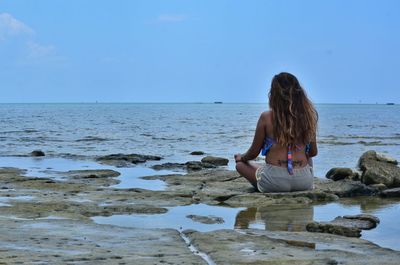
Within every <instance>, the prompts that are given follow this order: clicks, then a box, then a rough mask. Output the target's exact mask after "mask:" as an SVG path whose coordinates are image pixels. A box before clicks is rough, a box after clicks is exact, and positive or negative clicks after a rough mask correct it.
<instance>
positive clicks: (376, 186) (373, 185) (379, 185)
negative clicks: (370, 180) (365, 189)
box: [369, 183, 387, 191]
mask: <svg viewBox="0 0 400 265" xmlns="http://www.w3.org/2000/svg"><path fill="white" fill-rule="evenodd" d="M369 186H370V187H371V188H374V189H377V190H379V191H383V190H386V189H387V187H386V185H385V184H382V183H379V184H371V185H369Z"/></svg>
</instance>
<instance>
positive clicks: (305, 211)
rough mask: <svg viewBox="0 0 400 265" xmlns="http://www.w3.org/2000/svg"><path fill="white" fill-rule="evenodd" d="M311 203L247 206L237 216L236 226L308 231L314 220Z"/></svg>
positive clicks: (241, 227) (239, 227)
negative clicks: (307, 226) (310, 223)
mask: <svg viewBox="0 0 400 265" xmlns="http://www.w3.org/2000/svg"><path fill="white" fill-rule="evenodd" d="M313 217H314V209H313V206H311V205H271V206H262V207H253V208H247V209H246V210H243V211H240V212H239V213H238V215H237V216H236V221H235V228H237V229H246V228H259V229H260V228H261V229H265V230H269V231H296V232H297V231H306V225H307V223H309V222H312V221H313Z"/></svg>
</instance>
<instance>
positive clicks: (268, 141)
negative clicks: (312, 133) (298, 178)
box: [261, 137, 311, 175]
mask: <svg viewBox="0 0 400 265" xmlns="http://www.w3.org/2000/svg"><path fill="white" fill-rule="evenodd" d="M274 144H276V141H275V139H273V138H271V137H266V138H265V140H264V145H263V147H262V149H261V155H263V156H266V155H267V153H268V151H269V149H271V147H272V145H274ZM292 148H293V146H292V145H289V146H288V153H287V161H288V162H287V163H288V165H287V168H288V172H289V174H290V175H293V163H292ZM294 148H295V150H296V151H299V150H301V148H300V147H299V146H298V145H297V144H296V145H294ZM310 149H311V143H308V144H306V148H305V152H306V154H308V153H309V152H310Z"/></svg>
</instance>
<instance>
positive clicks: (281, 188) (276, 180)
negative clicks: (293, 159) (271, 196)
mask: <svg viewBox="0 0 400 265" xmlns="http://www.w3.org/2000/svg"><path fill="white" fill-rule="evenodd" d="M256 178H257V187H258V190H259V191H260V192H288V191H302V190H312V189H313V187H314V174H313V169H312V167H311V166H310V165H308V164H307V166H305V167H302V168H295V169H294V170H293V175H290V174H289V172H288V170H287V168H286V167H278V166H274V165H271V164H264V165H262V166H261V167H259V168H258V169H257V171H256Z"/></svg>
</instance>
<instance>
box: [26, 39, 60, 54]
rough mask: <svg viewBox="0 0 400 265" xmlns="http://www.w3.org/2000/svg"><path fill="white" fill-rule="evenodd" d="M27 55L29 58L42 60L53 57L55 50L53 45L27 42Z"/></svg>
mask: <svg viewBox="0 0 400 265" xmlns="http://www.w3.org/2000/svg"><path fill="white" fill-rule="evenodd" d="M27 46H28V55H29V57H30V58H43V57H48V56H51V55H54V53H55V50H56V48H55V47H54V46H53V45H43V44H40V43H37V42H34V41H28V42H27Z"/></svg>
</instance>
